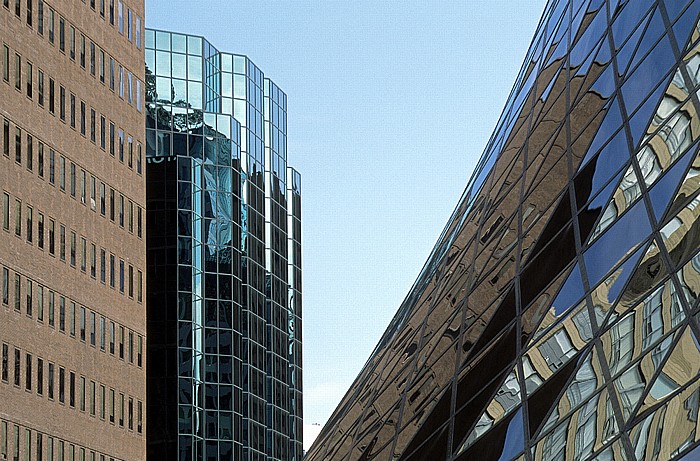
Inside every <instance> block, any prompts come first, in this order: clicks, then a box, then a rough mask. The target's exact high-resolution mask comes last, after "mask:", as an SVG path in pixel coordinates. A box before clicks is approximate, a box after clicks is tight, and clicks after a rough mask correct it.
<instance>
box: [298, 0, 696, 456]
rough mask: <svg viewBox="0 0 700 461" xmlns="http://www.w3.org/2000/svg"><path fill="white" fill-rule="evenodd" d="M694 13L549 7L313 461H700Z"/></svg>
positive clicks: (673, 5) (614, 1) (656, 7)
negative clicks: (473, 161) (459, 192)
mask: <svg viewBox="0 0 700 461" xmlns="http://www.w3.org/2000/svg"><path fill="white" fill-rule="evenodd" d="M699 13H700V1H699V0H634V1H623V0H550V2H549V4H548V5H547V7H546V8H545V12H544V15H543V18H542V20H541V22H540V24H539V26H538V29H537V31H536V33H535V37H534V39H533V41H532V45H531V47H530V49H529V51H528V53H527V57H526V60H525V63H524V65H523V67H522V70H521V72H520V74H519V76H518V78H517V80H516V82H515V85H514V88H513V91H512V93H511V95H510V97H509V99H508V101H507V103H506V107H505V109H504V111H503V114H502V116H501V119H500V120H499V122H498V125H497V127H496V130H495V132H494V134H493V135H492V137H491V139H490V141H489V143H488V145H487V147H486V149H485V152H484V153H483V155H482V158H481V160H480V163H479V165H478V167H477V169H476V172H475V173H474V175H473V176H472V178H471V180H470V181H469V183H468V186H467V188H466V190H465V192H464V195H463V196H462V198H461V199H460V201H459V203H458V205H457V208H456V209H455V211H454V213H453V215H452V217H451V218H450V220H449V221H448V223H447V226H446V227H445V230H444V231H443V233H442V235H441V237H440V238H439V240H438V242H437V244H436V246H435V248H434V250H433V252H432V254H431V255H430V257H429V259H428V261H427V263H426V264H425V266H424V268H423V270H422V271H421V273H420V275H419V277H418V279H417V280H416V282H415V284H414V286H413V287H412V288H411V290H410V292H409V293H408V296H407V297H406V299H405V300H404V302H403V303H402V305H401V307H400V308H399V310H398V312H397V313H396V315H395V317H394V319H393V320H392V321H391V323H390V325H389V327H388V329H387V330H386V332H385V333H384V335H383V337H382V338H381V340H380V341H379V344H378V345H377V346H376V348H375V350H374V352H373V353H372V355H371V357H370V358H369V360H368V361H367V363H366V365H365V367H364V368H363V370H362V371H361V372H360V374H359V376H358V377H357V379H356V381H355V382H354V383H353V385H352V387H351V388H350V389H349V391H348V393H347V394H346V395H345V397H344V398H343V400H342V401H341V403H340V405H339V406H338V408H337V409H336V410H335V412H334V414H333V415H332V417H331V418H330V420H329V421H328V423H327V424H326V426H325V427H324V429H323V430H322V432H321V434H320V435H319V437H318V439H317V440H316V442H315V444H314V445H313V447H312V448H311V450H310V452H309V454H308V456H307V459H308V460H310V461H319V460H331V459H332V460H334V461H350V460H352V461H355V460H400V461H417V460H451V461H457V460H459V461H462V460H483V461H492V460H493V461H496V460H500V461H509V460H518V461H532V460H538V461H539V460H547V461H552V460H561V461H570V460H571V461H573V460H576V461H585V460H593V459H596V460H630V461H631V460H638V461H642V460H645V461H646V460H672V459H673V460H675V459H683V460H696V459H700V448H698V445H699V444H700V430H699V429H700V420H699V418H698V413H699V410H700V342H699V339H700V323H699V320H700V304H699V300H698V298H699V293H700V219H698V217H699V216H700V153H699V150H698V138H699V137H700V118H699V117H698V109H700V99H699V97H698V96H699V89H698V87H699V85H700V24H699V23H698V19H699V18H698V16H699Z"/></svg>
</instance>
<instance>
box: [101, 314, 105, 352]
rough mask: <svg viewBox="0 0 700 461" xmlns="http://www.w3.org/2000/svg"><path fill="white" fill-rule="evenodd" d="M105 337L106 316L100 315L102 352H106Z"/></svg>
mask: <svg viewBox="0 0 700 461" xmlns="http://www.w3.org/2000/svg"><path fill="white" fill-rule="evenodd" d="M105 339H106V329H105V318H104V317H102V316H100V350H101V351H102V352H104V350H105Z"/></svg>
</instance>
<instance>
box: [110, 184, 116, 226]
mask: <svg viewBox="0 0 700 461" xmlns="http://www.w3.org/2000/svg"><path fill="white" fill-rule="evenodd" d="M114 211H115V210H114V189H112V188H110V189H109V219H110V220H111V221H112V222H114Z"/></svg>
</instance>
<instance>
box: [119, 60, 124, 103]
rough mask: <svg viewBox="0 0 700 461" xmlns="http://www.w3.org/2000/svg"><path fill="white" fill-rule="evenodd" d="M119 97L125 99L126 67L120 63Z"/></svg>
mask: <svg viewBox="0 0 700 461" xmlns="http://www.w3.org/2000/svg"><path fill="white" fill-rule="evenodd" d="M119 97H120V98H122V99H124V68H123V67H122V65H121V64H120V65H119Z"/></svg>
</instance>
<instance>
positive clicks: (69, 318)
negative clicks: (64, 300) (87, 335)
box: [68, 301, 77, 338]
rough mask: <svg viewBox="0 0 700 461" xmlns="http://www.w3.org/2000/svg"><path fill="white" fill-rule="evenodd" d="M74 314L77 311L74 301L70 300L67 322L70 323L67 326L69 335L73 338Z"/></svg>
mask: <svg viewBox="0 0 700 461" xmlns="http://www.w3.org/2000/svg"><path fill="white" fill-rule="evenodd" d="M76 314H77V311H76V309H75V302H73V301H71V302H70V312H69V317H68V322H70V323H69V325H68V327H69V332H70V335H71V336H72V337H73V338H75V316H76Z"/></svg>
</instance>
